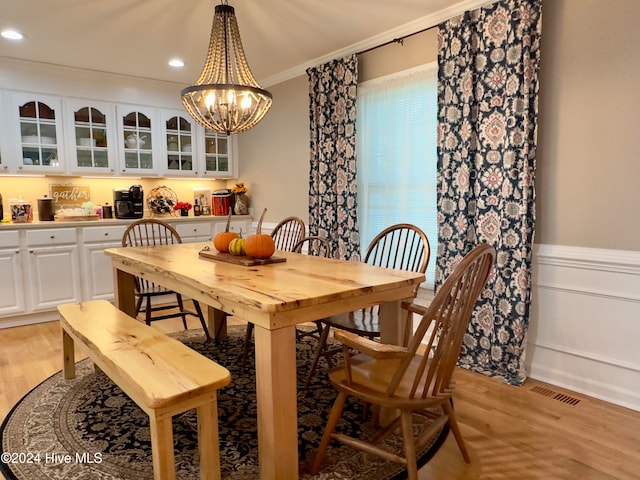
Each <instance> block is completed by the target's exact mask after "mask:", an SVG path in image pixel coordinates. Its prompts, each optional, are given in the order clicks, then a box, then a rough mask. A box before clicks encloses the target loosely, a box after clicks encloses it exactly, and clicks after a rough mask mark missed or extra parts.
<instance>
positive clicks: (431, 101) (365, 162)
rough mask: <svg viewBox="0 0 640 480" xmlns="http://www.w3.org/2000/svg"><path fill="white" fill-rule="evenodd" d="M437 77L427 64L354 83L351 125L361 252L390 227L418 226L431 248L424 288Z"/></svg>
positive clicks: (433, 239) (432, 222) (433, 223)
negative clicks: (354, 108)
mask: <svg viewBox="0 0 640 480" xmlns="http://www.w3.org/2000/svg"><path fill="white" fill-rule="evenodd" d="M437 74H438V72H437V64H436V63H430V64H428V65H424V66H421V67H418V68H415V69H411V70H405V71H403V72H399V73H395V74H393V75H389V76H385V77H382V78H378V79H375V80H371V81H367V82H363V83H361V84H359V85H358V97H357V112H358V115H357V121H356V135H357V138H356V156H357V162H358V163H357V172H358V223H359V225H360V242H361V251H362V252H364V251H365V250H366V248H367V246H368V245H369V243H370V242H371V240H372V239H373V237H375V236H376V235H377V234H378V233H379V232H380V231H381V230H383V229H384V228H386V227H388V226H389V225H392V224H395V223H412V224H414V225H417V226H418V227H420V228H421V229H423V230H424V232H425V233H426V234H427V237H428V238H429V244H430V246H431V258H430V260H429V266H428V268H427V274H426V276H427V280H426V282H425V283H424V284H423V285H424V286H429V287H431V286H433V284H434V278H435V263H436V262H435V257H436V254H437V247H438V230H437V208H436V165H437V162H436V160H437V150H436V137H437V131H436V128H437V111H436V110H437V103H438V100H437V93H438V92H437Z"/></svg>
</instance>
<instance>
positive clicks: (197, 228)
mask: <svg viewBox="0 0 640 480" xmlns="http://www.w3.org/2000/svg"><path fill="white" fill-rule="evenodd" d="M173 227H174V228H175V229H176V230H177V232H178V234H179V235H180V238H181V239H182V241H183V242H184V243H192V242H210V241H211V239H212V238H213V237H212V235H211V223H210V222H189V223H187V222H182V223H176V224H174V225H173Z"/></svg>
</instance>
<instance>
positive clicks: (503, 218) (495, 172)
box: [436, 0, 542, 385]
mask: <svg viewBox="0 0 640 480" xmlns="http://www.w3.org/2000/svg"><path fill="white" fill-rule="evenodd" d="M541 16H542V11H541V1H540V0H503V1H498V2H496V3H494V4H491V5H489V6H487V7H483V8H480V9H477V10H474V11H471V12H466V13H465V14H463V15H461V16H459V17H456V18H453V19H451V20H449V21H446V22H444V23H442V24H441V25H439V32H438V43H439V52H438V65H439V73H438V81H439V85H438V109H439V110H438V224H439V229H438V244H439V251H438V263H437V267H436V286H438V285H441V284H442V282H443V281H444V279H445V278H446V276H447V275H448V274H449V273H451V272H452V271H453V269H454V268H455V266H456V265H457V264H458V262H459V261H460V260H461V259H462V257H463V256H464V255H465V254H466V253H467V252H468V251H469V250H471V248H472V247H473V246H474V245H476V244H478V243H482V242H486V243H489V244H491V245H493V246H494V247H495V248H496V250H497V253H498V254H497V260H496V265H495V267H494V271H493V273H492V278H491V279H490V282H489V284H488V286H487V288H486V289H485V290H484V292H483V294H482V296H481V299H480V300H479V302H478V304H477V307H476V309H475V311H474V316H473V318H472V321H471V323H470V325H469V329H468V331H467V334H466V336H465V340H464V344H463V350H462V353H461V356H460V360H459V363H460V365H461V366H463V367H465V368H468V369H471V370H474V371H478V372H482V373H485V374H487V375H490V376H494V377H499V378H501V379H503V380H504V381H506V382H508V383H511V384H514V385H520V384H522V382H524V380H525V378H526V373H525V371H524V354H525V345H526V333H527V328H528V324H529V313H530V305H531V257H532V242H533V234H534V227H535V205H534V200H535V190H534V179H535V153H536V137H537V114H538V65H539V60H540V35H541V28H542V18H541Z"/></svg>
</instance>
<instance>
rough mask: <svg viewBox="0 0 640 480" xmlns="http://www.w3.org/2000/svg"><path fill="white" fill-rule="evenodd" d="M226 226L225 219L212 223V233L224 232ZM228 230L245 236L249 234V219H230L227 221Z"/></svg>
mask: <svg viewBox="0 0 640 480" xmlns="http://www.w3.org/2000/svg"><path fill="white" fill-rule="evenodd" d="M226 227H227V222H226V221H225V222H219V223H216V224H214V227H213V234H214V235H215V234H216V233H220V232H224V229H225V228H226ZM229 231H230V232H236V233H238V234H241V235H242V236H243V237H245V238H246V237H248V236H249V235H250V234H251V220H231V222H230V223H229Z"/></svg>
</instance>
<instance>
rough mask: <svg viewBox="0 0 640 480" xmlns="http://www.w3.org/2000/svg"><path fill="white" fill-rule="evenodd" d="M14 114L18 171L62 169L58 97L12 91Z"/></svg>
mask: <svg viewBox="0 0 640 480" xmlns="http://www.w3.org/2000/svg"><path fill="white" fill-rule="evenodd" d="M16 113H17V123H18V135H19V139H20V142H19V153H18V155H19V156H18V158H19V159H20V161H19V162H18V171H24V172H39V173H41V172H45V173H48V172H55V173H62V172H64V169H65V166H64V160H65V155H64V141H63V140H62V108H61V102H60V99H59V98H56V97H37V98H36V97H34V96H32V95H26V94H14V114H16ZM14 118H15V117H14Z"/></svg>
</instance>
